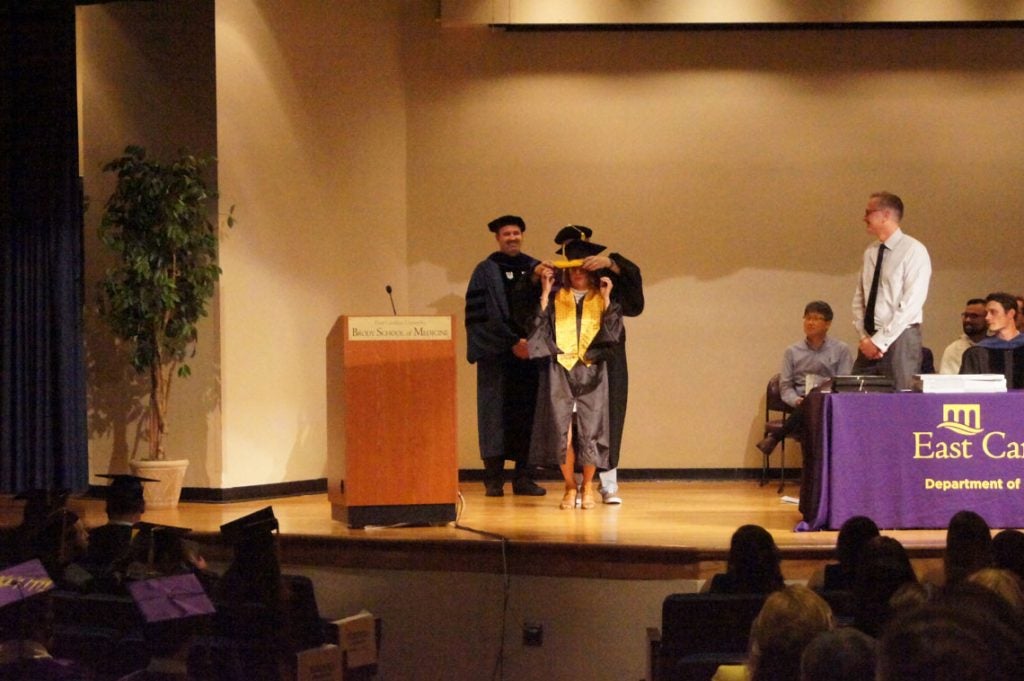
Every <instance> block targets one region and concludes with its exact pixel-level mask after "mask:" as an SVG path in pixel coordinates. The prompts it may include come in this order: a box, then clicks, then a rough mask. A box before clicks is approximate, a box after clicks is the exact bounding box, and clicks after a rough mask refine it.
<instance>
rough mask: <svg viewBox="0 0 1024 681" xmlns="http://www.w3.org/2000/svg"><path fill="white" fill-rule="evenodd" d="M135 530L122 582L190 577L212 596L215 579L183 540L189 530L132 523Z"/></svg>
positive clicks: (194, 546) (195, 548)
mask: <svg viewBox="0 0 1024 681" xmlns="http://www.w3.org/2000/svg"><path fill="white" fill-rule="evenodd" d="M135 529H136V530H137V534H136V535H135V538H134V539H133V540H132V545H131V549H130V552H129V555H130V558H129V560H128V562H127V564H126V565H125V566H124V568H123V571H124V574H125V577H126V578H128V579H131V580H139V579H151V578H155V577H160V576H165V577H166V576H171V575H183V574H192V575H195V577H196V578H197V579H198V580H199V582H200V583H201V584H202V585H203V588H204V589H206V590H207V591H211V592H212V590H213V588H214V586H215V585H216V583H217V580H218V576H217V575H216V573H214V572H212V571H211V570H209V568H208V567H207V565H206V559H205V558H204V557H203V554H202V549H201V547H200V546H199V544H198V543H197V542H195V541H192V540H191V539H188V538H187V537H188V535H189V533H190V532H191V531H192V530H191V529H189V528H187V527H171V526H169V525H158V524H155V523H147V522H138V523H136V524H135Z"/></svg>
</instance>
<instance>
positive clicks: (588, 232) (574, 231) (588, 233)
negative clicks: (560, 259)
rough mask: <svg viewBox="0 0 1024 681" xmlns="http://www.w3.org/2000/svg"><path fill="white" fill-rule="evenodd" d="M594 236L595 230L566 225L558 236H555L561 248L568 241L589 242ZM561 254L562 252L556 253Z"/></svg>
mask: <svg viewBox="0 0 1024 681" xmlns="http://www.w3.org/2000/svg"><path fill="white" fill-rule="evenodd" d="M593 235H594V230H592V229H590V227H585V226H583V225H566V226H565V227H562V229H560V230H558V234H556V235H555V243H556V244H558V245H559V246H561V245H562V244H564V243H565V242H566V241H572V240H574V239H579V240H580V241H589V240H590V237H592V236H593ZM556 252H558V253H561V251H556Z"/></svg>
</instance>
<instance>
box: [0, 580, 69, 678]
mask: <svg viewBox="0 0 1024 681" xmlns="http://www.w3.org/2000/svg"><path fill="white" fill-rule="evenodd" d="M53 586H54V584H53V581H52V580H51V579H50V577H49V575H48V574H47V573H46V570H45V569H44V568H43V565H42V563H40V562H39V561H38V560H32V561H28V562H26V563H22V564H20V565H15V566H11V567H9V568H6V569H4V570H3V571H0V680H2V681H7V680H8V679H11V680H12V681H13V680H14V679H19V680H28V679H31V680H32V681H56V680H58V679H60V680H63V679H75V680H81V679H87V678H89V676H88V674H87V673H86V672H85V671H84V670H82V669H80V668H79V666H78V665H76V664H75V663H73V662H71V661H68V660H58V659H55V658H54V657H52V656H51V655H50V653H49V651H48V650H47V647H46V645H47V642H48V641H49V639H50V635H51V631H50V630H51V623H50V601H49V596H48V594H47V592H48V591H50V590H51V589H53Z"/></svg>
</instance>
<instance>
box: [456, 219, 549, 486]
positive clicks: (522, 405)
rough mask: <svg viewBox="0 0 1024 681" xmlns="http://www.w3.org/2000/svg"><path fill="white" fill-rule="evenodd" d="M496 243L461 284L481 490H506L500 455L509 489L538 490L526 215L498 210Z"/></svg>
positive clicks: (532, 261) (493, 225) (532, 263)
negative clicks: (510, 467)
mask: <svg viewBox="0 0 1024 681" xmlns="http://www.w3.org/2000/svg"><path fill="white" fill-rule="evenodd" d="M487 228H488V229H489V230H490V231H491V232H492V233H493V234H494V239H495V241H496V242H497V246H498V250H497V251H495V252H494V253H492V254H491V255H490V256H488V257H487V259H486V260H484V261H483V262H481V263H479V264H478V265H477V266H476V268H475V269H474V270H473V274H472V276H471V277H470V279H469V286H468V287H467V288H466V359H467V360H468V361H469V363H470V364H476V401H477V430H478V442H479V445H480V458H481V459H482V460H483V466H484V493H485V494H486V495H487V496H489V497H500V496H502V495H504V493H505V492H504V484H505V461H506V460H509V461H513V462H515V479H514V481H513V483H512V492H513V493H514V494H517V495H526V496H542V495H544V494H545V492H546V490H545V489H544V488H543V487H541V486H540V485H538V484H537V483H536V482H534V481H533V472H532V471H533V469H532V468H531V467H530V465H529V463H528V459H529V454H530V434H531V432H532V427H533V411H534V403H535V402H536V399H537V380H538V375H537V365H536V364H535V363H534V362H531V361H530V358H529V352H528V350H527V346H526V335H527V333H528V332H529V330H530V328H529V326H530V320H531V319H532V318H533V312H534V308H535V307H536V305H537V296H536V294H537V293H538V292H539V291H540V289H539V288H538V286H537V275H536V273H535V271H534V270H535V268H536V267H537V266H538V265H539V264H540V261H538V260H537V259H536V258H533V257H531V256H529V255H527V254H525V253H523V251H522V245H523V234H524V233H525V232H526V223H525V222H524V221H523V219H522V218H521V217H519V216H517V215H503V216H501V217H499V218H495V219H494V220H492V221H491V222H490V223H488V225H487Z"/></svg>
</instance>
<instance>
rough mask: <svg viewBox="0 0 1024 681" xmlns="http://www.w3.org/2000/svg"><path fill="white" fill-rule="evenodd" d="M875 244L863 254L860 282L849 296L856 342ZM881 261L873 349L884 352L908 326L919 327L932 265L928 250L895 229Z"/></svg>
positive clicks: (861, 331)
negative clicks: (915, 325) (916, 325)
mask: <svg viewBox="0 0 1024 681" xmlns="http://www.w3.org/2000/svg"><path fill="white" fill-rule="evenodd" d="M878 244H879V242H877V241H876V242H875V243H873V244H871V245H870V246H868V247H867V248H866V249H865V250H864V263H863V266H862V267H861V271H860V279H859V280H858V282H857V288H856V290H855V291H854V293H853V326H854V328H856V329H857V333H858V334H859V336H860V338H863V337H865V336H867V335H868V333H867V332H866V331H865V330H864V308H865V306H866V305H867V300H868V294H869V293H870V292H871V279H872V278H873V277H874V274H875V260H876V259H877V258H878ZM885 249H886V252H885V257H883V258H882V272H881V274H880V276H879V279H878V294H877V296H876V298H875V334H874V335H873V336H871V340H872V342H873V343H874V344H875V346H876V347H877V348H878V349H879V350H881V351H882V352H885V350H887V349H888V347H889V346H890V345H892V343H893V341H895V340H896V339H897V338H899V336H900V334H901V333H903V331H904V330H906V328H907V327H908V326H910V325H911V324H920V323H921V320H922V319H923V317H924V313H923V310H924V301H925V300H926V299H927V298H928V282H929V281H930V280H931V277H932V261H931V258H929V257H928V249H926V248H925V247H924V244H922V243H921V242H920V241H918V240H917V239H915V238H913V237H911V236H907V235H906V234H904V233H903V230H901V229H897V230H896V231H895V232H893V233H892V235H891V236H889V238H888V239H886V240H885Z"/></svg>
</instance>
